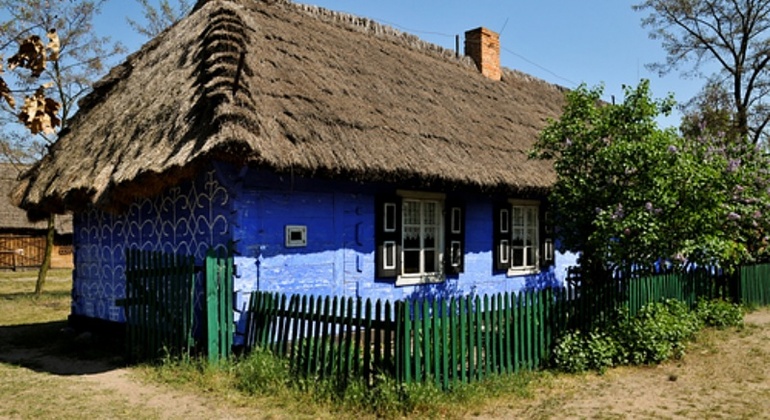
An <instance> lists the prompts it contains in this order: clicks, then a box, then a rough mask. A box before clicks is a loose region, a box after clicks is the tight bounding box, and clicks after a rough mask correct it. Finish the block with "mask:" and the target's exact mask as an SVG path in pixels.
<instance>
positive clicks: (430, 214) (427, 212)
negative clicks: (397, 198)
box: [422, 202, 436, 225]
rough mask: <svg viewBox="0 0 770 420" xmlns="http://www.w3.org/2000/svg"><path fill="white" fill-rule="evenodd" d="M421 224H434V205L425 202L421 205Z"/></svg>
mask: <svg viewBox="0 0 770 420" xmlns="http://www.w3.org/2000/svg"><path fill="white" fill-rule="evenodd" d="M422 221H423V223H424V224H426V225H432V224H435V223H436V203H433V202H425V203H423V220H422Z"/></svg>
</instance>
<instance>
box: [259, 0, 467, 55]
mask: <svg viewBox="0 0 770 420" xmlns="http://www.w3.org/2000/svg"><path fill="white" fill-rule="evenodd" d="M257 1H259V0H257ZM273 2H274V3H281V4H284V5H286V6H289V7H294V8H296V9H297V10H299V11H301V12H303V13H305V14H308V15H310V16H312V17H315V18H318V19H321V20H323V21H324V22H327V23H331V24H336V25H338V26H342V27H345V28H349V29H352V30H356V31H359V32H362V33H366V34H370V35H373V36H375V37H377V38H380V39H386V40H389V41H391V42H394V43H396V44H398V45H402V46H407V47H409V48H411V49H413V50H416V51H422V52H426V53H429V54H431V55H434V56H438V57H441V58H443V59H447V60H450V61H455V62H457V63H460V64H462V65H465V66H468V67H469V68H474V69H475V68H476V64H475V63H474V62H473V60H471V58H470V57H468V56H466V55H465V54H461V53H460V52H459V51H455V50H452V49H448V48H444V47H442V46H440V45H437V44H434V43H431V42H428V41H425V40H423V39H421V38H420V37H418V36H417V35H413V34H410V33H408V32H404V31H401V30H399V29H396V28H394V27H392V26H390V25H386V24H383V23H380V22H377V21H375V20H373V19H371V18H367V17H362V16H358V15H354V14H351V13H346V12H339V11H336V10H330V9H326V8H324V7H321V6H315V5H312V4H304V3H296V2H294V1H292V0H273Z"/></svg>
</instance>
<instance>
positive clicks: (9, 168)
mask: <svg viewBox="0 0 770 420" xmlns="http://www.w3.org/2000/svg"><path fill="white" fill-rule="evenodd" d="M26 169H27V167H25V166H23V165H16V164H12V163H2V162H0V231H6V232H8V231H12V232H18V231H33V230H35V231H37V230H39V231H45V230H46V229H47V228H48V227H47V224H46V222H31V221H30V220H29V219H28V218H27V212H25V211H24V210H22V209H20V208H19V207H16V206H15V205H13V203H11V200H10V194H11V191H12V190H13V187H14V185H16V182H17V181H18V179H19V178H18V177H19V174H21V172H23V171H24V170H26ZM56 233H59V234H69V233H72V215H69V214H67V215H64V216H59V217H57V218H56Z"/></svg>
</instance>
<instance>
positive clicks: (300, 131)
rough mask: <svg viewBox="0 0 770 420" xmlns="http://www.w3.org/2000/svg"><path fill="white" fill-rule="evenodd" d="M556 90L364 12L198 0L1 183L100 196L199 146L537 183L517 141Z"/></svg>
mask: <svg viewBox="0 0 770 420" xmlns="http://www.w3.org/2000/svg"><path fill="white" fill-rule="evenodd" d="M469 26H473V23H471V22H469ZM563 94H564V90H563V89H562V88H560V87H558V86H555V85H551V84H549V83H546V82H544V81H542V80H538V79H535V78H533V77H530V76H527V75H525V74H522V73H519V72H515V71H509V70H505V71H504V73H503V80H502V81H492V80H489V79H487V78H485V77H483V76H482V75H481V74H480V73H479V72H478V71H477V70H476V67H475V65H474V64H473V63H472V61H471V60H470V59H469V58H467V57H461V58H455V52H454V51H448V50H444V49H442V48H440V47H437V46H435V45H431V44H428V43H425V42H423V41H420V40H419V39H417V38H416V37H414V36H412V35H407V34H403V33H401V32H399V31H397V30H394V29H392V28H389V27H386V26H383V25H380V24H378V23H375V22H373V21H370V20H367V19H362V18H358V17H354V16H350V15H346V14H340V13H335V12H331V11H328V10H325V9H321V8H317V7H312V6H305V5H299V4H294V3H290V2H287V1H285V0H274V1H258V0H209V1H199V2H198V5H196V7H195V9H194V11H193V12H192V13H191V15H190V16H188V17H187V18H185V19H183V20H182V21H180V22H178V23H177V24H176V25H174V26H172V27H171V28H169V29H167V30H166V31H165V32H163V33H162V34H161V35H159V36H158V37H157V38H155V39H154V40H152V41H150V42H149V43H147V44H146V45H144V46H143V47H142V48H141V49H140V50H139V51H138V52H136V53H134V54H132V55H131V56H129V57H128V58H127V60H126V61H125V62H124V63H123V64H122V65H120V66H118V67H116V68H114V69H112V71H111V72H110V73H109V74H108V75H107V76H106V77H105V78H104V79H103V80H101V81H100V82H99V83H97V84H96V85H95V87H94V91H93V92H92V93H91V94H90V95H89V96H88V97H86V98H85V99H84V100H83V101H82V102H81V104H80V109H79V112H78V114H77V115H76V116H75V118H74V119H73V120H72V121H71V123H70V126H69V128H68V129H67V130H65V132H63V133H61V136H60V139H59V141H58V142H57V143H56V144H55V146H54V147H52V148H51V153H50V155H49V156H48V157H46V158H45V159H44V160H43V161H42V162H41V163H40V164H39V167H38V168H37V169H36V170H33V171H30V172H29V173H28V174H27V176H26V178H25V180H24V182H23V183H22V184H21V185H20V186H19V188H18V189H17V190H16V198H17V199H18V200H19V201H20V203H21V205H22V206H23V207H25V208H27V209H30V210H55V211H61V210H62V209H65V208H68V209H72V208H77V207H78V206H80V205H82V204H84V203H87V202H95V203H99V204H104V205H107V204H115V203H116V202H119V201H122V200H128V199H132V198H134V197H136V196H137V195H150V194H154V193H155V192H157V191H159V189H160V188H163V187H165V186H167V185H168V184H169V183H172V182H176V181H177V180H178V179H180V177H186V176H191V175H192V174H193V173H194V172H195V170H196V168H199V167H200V164H202V163H205V162H207V161H209V160H211V159H218V160H226V161H234V162H236V163H241V164H250V165H253V166H258V167H262V168H269V169H271V170H275V171H281V172H291V173H293V174H295V175H296V174H301V175H307V176H321V177H332V178H335V177H339V178H344V179H352V180H357V181H362V182H364V181H387V182H392V181H410V182H413V183H417V184H419V185H421V186H431V185H432V186H437V185H443V186H448V185H451V186H454V187H459V188H476V189H478V190H482V191H483V190H499V189H503V190H506V191H514V192H525V193H526V192H529V193H533V192H537V193H542V192H544V191H545V190H546V189H547V188H548V187H549V186H550V185H551V184H552V183H553V181H554V179H555V176H554V172H553V169H552V167H551V165H550V164H549V163H548V162H541V161H531V160H528V159H527V152H528V151H529V149H530V148H531V146H532V144H533V142H534V141H535V140H536V138H537V136H538V133H539V130H540V129H541V128H542V127H544V125H545V123H546V119H547V118H549V117H556V116H558V114H559V113H560V112H561V107H562V105H563V103H564V99H563Z"/></svg>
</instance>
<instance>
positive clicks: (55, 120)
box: [0, 0, 123, 295]
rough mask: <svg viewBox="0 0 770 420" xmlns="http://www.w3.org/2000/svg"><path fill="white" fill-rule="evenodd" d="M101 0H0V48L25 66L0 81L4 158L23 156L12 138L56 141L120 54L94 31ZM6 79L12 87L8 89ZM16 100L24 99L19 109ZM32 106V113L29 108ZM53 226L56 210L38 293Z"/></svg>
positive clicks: (39, 151) (38, 144)
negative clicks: (1, 15) (0, 12)
mask: <svg viewBox="0 0 770 420" xmlns="http://www.w3.org/2000/svg"><path fill="white" fill-rule="evenodd" d="M104 2H105V0H95V1H89V0H0V7H2V8H3V9H4V10H6V11H7V13H8V15H9V16H10V17H9V19H8V20H7V21H4V22H0V52H8V50H11V51H16V52H18V53H19V54H21V55H19V54H14V56H12V57H11V58H10V59H9V60H8V62H9V64H11V63H17V64H16V65H17V66H19V67H23V68H26V69H28V70H29V71H28V72H27V73H21V72H17V73H15V75H16V77H15V78H14V79H13V81H12V82H11V83H8V82H5V83H3V85H0V86H4V87H5V88H4V89H2V87H0V89H2V98H3V99H4V102H3V103H2V105H0V106H1V107H2V112H1V113H0V120H2V122H3V127H4V130H3V140H4V143H3V148H2V150H7V151H9V153H8V154H7V155H6V156H5V157H6V159H9V156H12V155H14V154H15V156H16V157H15V158H13V159H18V158H19V156H21V157H22V158H24V156H25V155H24V153H23V152H20V151H19V148H18V146H17V147H12V145H13V142H12V141H10V140H9V139H13V138H16V143H17V144H18V145H20V144H26V146H27V147H28V148H29V149H28V150H32V151H33V152H32V153H31V154H32V155H33V156H34V157H35V158H40V157H42V156H43V155H44V154H45V152H46V150H47V146H48V145H50V144H52V143H53V142H54V141H55V139H56V133H57V132H58V130H59V129H62V128H66V127H67V124H68V122H69V119H70V117H71V116H72V114H73V113H74V112H75V110H76V108H77V101H78V100H80V98H82V97H83V96H85V95H86V94H87V93H88V92H89V91H90V89H91V82H92V81H93V80H95V79H96V78H97V77H98V76H100V75H101V74H102V73H103V72H104V69H105V63H106V61H108V60H109V59H110V58H112V57H115V56H116V55H119V54H122V52H123V47H122V46H121V45H120V44H117V43H115V44H113V43H111V42H110V41H109V38H107V37H100V36H98V35H97V34H96V33H95V31H94V28H93V19H94V17H95V16H96V15H97V14H98V12H99V10H100V8H101V6H102V5H103V4H104ZM40 33H43V34H46V33H47V34H48V35H50V34H54V35H55V36H56V39H55V41H54V40H53V39H51V38H50V36H49V37H48V38H49V41H48V45H45V44H43V41H42V39H45V38H46V36H41V35H39V34H40ZM51 44H54V45H55V47H56V48H55V51H54V49H53V48H50V46H51ZM41 45H42V48H41ZM47 47H48V48H47ZM15 57H17V58H15ZM48 63H50V64H51V65H50V66H49V65H47V64H48ZM6 80H7V81H10V80H11V79H10V78H9V79H6ZM14 82H15V83H14ZM10 85H14V86H15V89H14V90H12V89H10V87H9V86H10ZM16 104H23V105H21V110H20V111H19V110H17V109H16V106H15V105H16ZM32 111H34V114H30V112H32ZM41 112H42V114H41V115H40V116H39V117H35V116H37V115H38V113H41ZM30 115H33V118H30ZM20 123H21V124H23V125H21V126H20V125H19V124H20ZM13 127H21V128H16V129H14V128H13ZM28 155H29V154H28ZM54 226H55V216H54V215H53V214H51V215H49V217H48V234H47V238H48V239H47V241H46V250H45V254H44V260H43V264H42V266H41V267H40V272H39V274H38V280H37V284H36V286H35V293H36V294H38V295H39V294H40V293H42V291H43V287H44V284H45V278H46V274H47V272H48V267H49V266H50V261H51V250H52V249H53V234H54Z"/></svg>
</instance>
